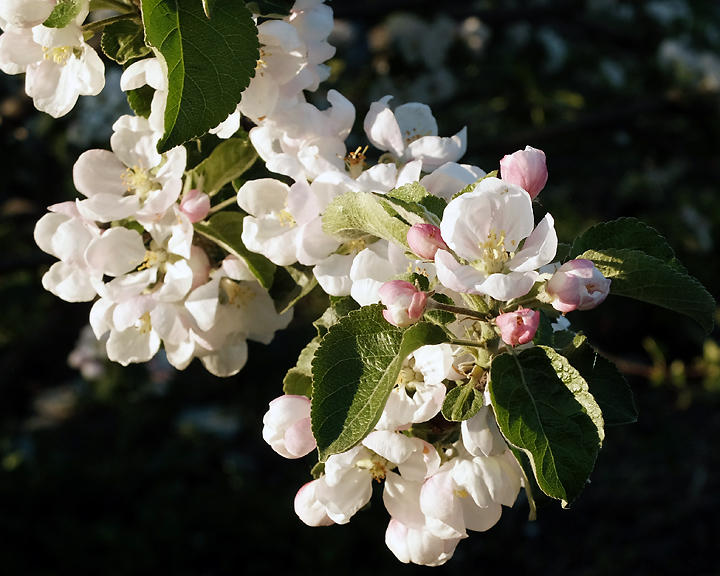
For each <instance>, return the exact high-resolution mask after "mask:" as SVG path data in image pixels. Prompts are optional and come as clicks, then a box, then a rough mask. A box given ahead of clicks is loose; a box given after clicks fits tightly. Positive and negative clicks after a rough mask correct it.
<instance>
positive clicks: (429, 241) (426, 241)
mask: <svg viewBox="0 0 720 576" xmlns="http://www.w3.org/2000/svg"><path fill="white" fill-rule="evenodd" d="M407 241H408V245H409V246H410V250H412V251H413V252H415V254H417V255H418V256H420V258H424V259H425V260H434V259H435V253H436V252H437V251H438V249H439V248H442V249H443V250H447V244H445V242H444V241H443V239H442V236H441V234H440V228H439V227H437V226H434V225H432V224H425V223H423V224H413V225H412V226H411V227H410V230H408V233H407Z"/></svg>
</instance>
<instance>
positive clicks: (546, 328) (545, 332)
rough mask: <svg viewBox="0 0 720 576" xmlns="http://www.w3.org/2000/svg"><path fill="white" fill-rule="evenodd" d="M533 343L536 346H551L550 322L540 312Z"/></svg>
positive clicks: (551, 332) (551, 331) (542, 312)
mask: <svg viewBox="0 0 720 576" xmlns="http://www.w3.org/2000/svg"><path fill="white" fill-rule="evenodd" d="M533 342H534V343H535V345H536V346H552V345H553V329H552V320H551V319H550V317H549V316H548V315H547V314H546V313H545V312H544V311H542V310H540V323H539V324H538V328H537V332H535V337H534V338H533Z"/></svg>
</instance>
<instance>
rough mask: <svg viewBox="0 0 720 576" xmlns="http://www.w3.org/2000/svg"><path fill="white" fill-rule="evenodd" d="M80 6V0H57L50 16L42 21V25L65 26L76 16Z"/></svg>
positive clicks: (81, 6)
mask: <svg viewBox="0 0 720 576" xmlns="http://www.w3.org/2000/svg"><path fill="white" fill-rule="evenodd" d="M82 8H83V1H82V0H58V2H57V4H55V8H53V11H52V12H51V13H50V16H48V17H47V20H45V22H43V26H47V27H48V28H65V26H67V25H68V24H70V22H72V21H73V20H75V18H77V17H78V14H80V12H81V11H82Z"/></svg>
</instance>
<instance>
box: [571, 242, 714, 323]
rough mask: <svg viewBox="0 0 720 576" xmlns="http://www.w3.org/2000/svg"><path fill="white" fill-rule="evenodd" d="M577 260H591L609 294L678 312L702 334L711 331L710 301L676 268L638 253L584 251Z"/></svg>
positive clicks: (691, 280) (703, 292)
mask: <svg viewBox="0 0 720 576" xmlns="http://www.w3.org/2000/svg"><path fill="white" fill-rule="evenodd" d="M580 257H581V258H586V259H588V260H592V262H593V263H594V264H595V266H596V267H597V268H598V270H600V272H601V273H602V274H603V276H605V277H606V278H610V279H611V280H612V284H611V285H610V294H614V295H616V296H626V297H627V298H634V299H635V300H640V301H642V302H648V303H649V304H655V305H656V306H661V307H663V308H667V309H669V310H673V311H675V312H679V313H680V314H684V315H686V316H689V317H690V318H692V319H693V320H695V321H696V322H697V323H698V324H700V326H702V327H703V329H704V330H705V331H706V332H710V331H711V330H712V328H713V315H714V314H715V300H714V298H713V297H712V296H711V295H710V293H709V292H708V291H707V290H706V289H705V287H704V286H703V285H702V284H700V282H698V281H697V280H696V279H695V278H693V277H692V276H688V275H687V274H685V273H684V272H683V271H682V270H680V269H678V268H677V267H676V266H673V265H672V264H668V263H666V262H663V261H662V260H659V259H658V258H654V257H653V256H649V255H648V254H645V253H643V252H640V251H638V250H610V249H608V250H602V251H598V250H587V251H585V252H583V253H582V254H581V255H580Z"/></svg>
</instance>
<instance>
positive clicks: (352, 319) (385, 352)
mask: <svg viewBox="0 0 720 576" xmlns="http://www.w3.org/2000/svg"><path fill="white" fill-rule="evenodd" d="M382 310H383V307H382V306H381V305H379V304H374V305H372V306H365V307H363V308H361V309H360V310H357V311H355V312H351V313H350V314H348V315H347V316H345V317H344V318H341V319H340V321H339V322H338V323H337V324H335V325H334V326H332V327H331V328H330V330H329V331H328V333H327V334H326V335H325V337H324V338H323V340H322V342H321V343H320V347H319V348H318V350H317V352H316V353H315V359H314V360H313V363H312V373H313V402H312V411H311V419H312V430H313V434H314V436H315V439H316V440H317V444H318V452H319V455H320V459H321V460H322V461H325V460H326V459H327V458H328V456H330V455H332V454H337V453H339V452H344V451H346V450H349V449H350V448H352V447H353V446H355V445H356V444H357V443H358V442H360V441H361V440H362V439H363V438H364V437H365V436H366V435H367V434H368V433H369V432H370V431H372V429H373V427H374V426H375V424H377V422H378V420H379V419H380V415H381V414H382V411H383V408H384V407H385V403H386V402H387V399H388V397H389V396H390V392H391V391H392V389H393V387H394V386H395V382H396V380H397V377H398V375H399V374H400V368H401V367H402V363H403V361H404V360H405V358H406V357H407V356H408V355H410V354H411V353H412V352H414V351H415V350H417V349H418V348H420V347H421V346H424V345H426V344H440V343H442V342H446V341H447V336H446V335H445V332H444V331H443V329H442V328H440V327H439V326H435V325H434V324H429V323H427V322H419V323H418V324H415V325H414V326H411V327H410V328H408V329H407V330H401V329H399V328H396V327H395V326H393V325H391V324H389V323H388V322H387V321H386V320H385V319H384V318H383V316H382Z"/></svg>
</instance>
